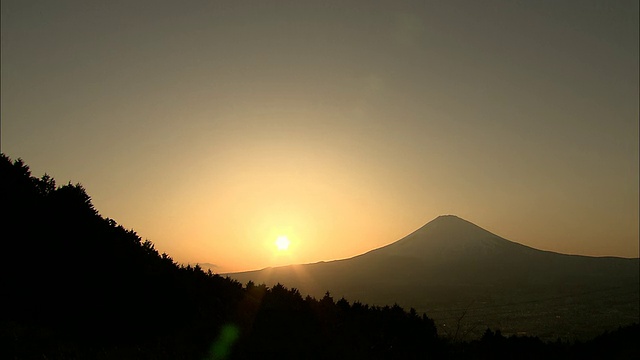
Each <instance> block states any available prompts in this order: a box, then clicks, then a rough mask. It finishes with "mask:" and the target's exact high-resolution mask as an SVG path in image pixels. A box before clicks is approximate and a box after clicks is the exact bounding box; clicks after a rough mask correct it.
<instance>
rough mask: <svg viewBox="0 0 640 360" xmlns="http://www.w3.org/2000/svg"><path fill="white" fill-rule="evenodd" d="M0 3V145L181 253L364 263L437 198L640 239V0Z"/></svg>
mask: <svg viewBox="0 0 640 360" xmlns="http://www.w3.org/2000/svg"><path fill="white" fill-rule="evenodd" d="M1 4H2V5H1V6H2V8H1V46H2V49H1V50H2V52H1V91H2V93H1V122H2V123H1V126H2V127H1V130H2V132H1V140H2V143H1V147H2V152H3V153H5V154H6V155H8V156H10V157H11V158H13V159H16V158H22V159H23V160H24V161H25V162H26V163H27V164H28V165H29V166H30V167H31V169H32V173H33V174H34V175H36V176H41V175H42V174H44V173H45V172H46V173H47V174H49V175H51V176H53V177H54V178H55V179H56V180H57V182H58V184H59V185H62V184H65V183H67V182H69V181H70V182H72V183H81V184H83V186H84V187H85V188H86V189H87V191H88V193H89V195H90V196H91V197H92V200H93V203H94V205H95V207H96V209H97V210H98V211H99V212H100V213H101V214H102V215H103V216H105V217H109V218H112V219H114V220H116V221H117V222H118V223H119V224H121V225H123V226H124V227H126V228H128V229H134V230H135V231H136V232H138V234H139V235H140V236H141V237H142V238H143V239H149V240H151V241H152V242H154V244H155V246H156V249H158V250H159V251H160V252H166V253H168V254H169V255H171V256H172V257H173V258H174V260H176V261H178V262H181V263H191V264H194V263H210V264H215V266H216V267H215V268H213V270H214V271H216V270H217V271H219V272H228V271H241V270H250V269H260V268H264V267H267V266H277V265H284V264H290V263H309V262H317V261H327V260H333V259H340V258H347V257H351V256H355V255H358V254H361V253H364V252H366V251H369V250H372V249H374V248H377V247H380V246H383V245H386V244H389V243H391V242H394V241H396V240H399V239H400V238H402V237H403V236H405V235H407V234H409V233H411V232H412V231H414V230H416V229H417V228H419V227H421V226H422V225H424V224H425V223H427V222H428V221H430V220H432V219H433V218H435V217H437V216H438V215H442V214H455V215H458V216H460V217H462V218H464V219H466V220H469V221H471V222H473V223H475V224H477V225H479V226H481V227H483V228H485V229H487V230H489V231H491V232H493V233H495V234H497V235H500V236H502V237H505V238H507V239H509V240H512V241H516V242H519V243H522V244H525V245H528V246H531V247H535V248H539V249H543V250H550V251H557V252H563V253H570V254H581V255H593V256H622V257H638V254H639V240H638V238H639V234H638V227H639V224H638V217H639V213H638V207H639V191H638V189H639V178H638V171H639V169H638V167H639V166H638V162H639V159H638V153H639V147H638V138H639V135H638V132H639V129H638V123H639V120H638V119H639V112H638V109H639V102H638V97H639V80H638V78H639V75H638V66H639V55H638V53H639V52H638V43H639V36H638V28H639V21H638V13H639V9H638V1H635V0H621V1H591V0H580V1H481V2H479V1H471V0H470V1H458V0H453V1H416V2H411V1H273V2H272V1H198V0H193V1H160V0H158V1H141V0H134V1H120V0H115V1H87V0H81V1H30V0H3V1H2V3H1ZM283 236H285V237H287V239H288V240H289V242H290V246H289V247H288V248H287V249H286V250H279V249H278V247H277V246H276V244H275V242H276V239H278V237H283Z"/></svg>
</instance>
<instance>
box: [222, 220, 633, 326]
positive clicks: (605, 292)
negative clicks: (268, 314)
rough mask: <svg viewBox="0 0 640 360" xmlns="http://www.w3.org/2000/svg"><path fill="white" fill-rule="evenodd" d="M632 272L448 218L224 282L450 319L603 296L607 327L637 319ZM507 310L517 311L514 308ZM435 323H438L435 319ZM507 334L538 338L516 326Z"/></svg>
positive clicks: (607, 260) (618, 262) (596, 307)
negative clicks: (375, 244)
mask: <svg viewBox="0 0 640 360" xmlns="http://www.w3.org/2000/svg"><path fill="white" fill-rule="evenodd" d="M639 268H640V267H639V261H638V259H623V258H613V257H602V258H597V257H588V256H577V255H565V254H559V253H554V252H549V251H541V250H537V249H534V248H531V247H528V246H525V245H521V244H518V243H515V242H512V241H509V240H506V239H504V238H501V237H500V236H497V235H495V234H492V233H491V232H489V231H486V230H484V229H482V228H480V227H479V226H477V225H474V224H472V223H471V222H468V221H466V220H463V219H460V218H458V217H456V216H451V215H448V216H440V217H438V218H436V219H434V220H432V221H431V222H429V223H427V224H426V225H424V226H423V227H421V228H420V229H418V230H416V231H415V232H413V233H411V234H409V235H407V236H406V237H404V238H403V239H401V240H399V241H396V242H394V243H392V244H390V245H387V246H384V247H381V248H378V249H375V250H372V251H369V252H367V253H365V254H362V255H359V256H355V257H353V258H350V259H344V260H337V261H330V262H320V263H315V264H306V265H292V266H284V267H277V268H267V269H263V270H259V271H251V272H244V273H235V274H230V276H231V277H233V278H235V279H237V280H239V281H241V282H246V281H249V280H252V281H254V282H257V283H266V284H267V285H270V284H275V283H277V282H280V283H283V284H286V285H287V286H291V287H296V288H298V289H300V290H301V292H308V293H310V294H313V295H319V294H322V293H323V292H324V291H327V290H329V291H331V292H332V293H333V294H335V295H337V296H345V297H347V298H349V299H354V300H362V301H365V302H369V303H374V304H385V303H393V302H397V303H399V304H401V305H406V306H413V307H416V308H417V309H419V310H420V311H427V312H429V311H433V310H434V309H439V310H442V313H443V314H445V315H444V317H447V316H449V317H451V316H454V315H455V316H459V315H460V312H458V313H456V314H454V313H452V312H450V311H447V309H459V308H465V307H468V306H469V304H471V303H479V304H485V305H486V304H490V305H491V306H498V307H501V306H504V304H508V303H515V304H519V303H528V302H529V303H530V302H531V301H532V300H533V301H534V302H535V301H537V299H547V298H565V299H569V300H568V301H571V302H576V301H577V302H580V301H582V302H584V301H586V302H587V303H586V305H584V306H586V308H585V309H590V310H593V311H604V310H603V308H602V307H600V305H601V303H602V302H603V297H607V296H614V297H615V298H616V299H620V301H621V304H617V305H616V304H614V305H615V306H616V307H614V309H615V311H613V313H615V314H614V315H616V314H617V315H619V316H617V317H616V316H609V315H606V316H605V317H606V318H607V320H606V321H604V320H602V321H601V323H602V325H603V326H604V327H605V328H607V326H609V327H611V326H614V325H615V324H616V322H618V321H619V322H621V323H625V322H633V321H637V315H638V312H637V306H634V305H633V304H632V303H633V302H634V301H635V303H637V298H638V282H639V275H638V274H639ZM591 293H596V294H602V296H600V297H596V298H595V300H594V298H593V297H591V298H587V299H586V300H584V298H585V296H584V294H591ZM620 294H622V295H620ZM552 305H553V304H552ZM591 305H593V306H591ZM610 305H611V304H609V305H607V306H610ZM618 305H619V306H618ZM558 308H564V307H562V306H560V307H558ZM443 309H444V310H443ZM514 309H515V310H514ZM611 309H612V308H608V310H611ZM511 310H513V311H516V312H517V311H520V310H522V309H519V308H518V307H517V306H516V308H513V309H511ZM525 310H527V309H525ZM533 315H535V314H533ZM554 316H555V315H554ZM557 316H563V314H561V315H557ZM435 317H436V320H438V316H437V314H436V316H435ZM444 317H442V318H444ZM530 320H531V319H530ZM605 323H606V324H605ZM596 327H597V324H596ZM485 328H486V327H485ZM513 331H515V332H533V333H534V334H536V335H538V334H539V333H540V332H542V331H541V330H536V327H531V326H529V325H520V324H517V323H516V324H515V325H514V327H513ZM545 331H546V330H545ZM568 331H570V332H572V333H571V335H573V334H574V333H575V330H568ZM594 331H596V329H594Z"/></svg>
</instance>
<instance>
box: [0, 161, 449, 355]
mask: <svg viewBox="0 0 640 360" xmlns="http://www.w3.org/2000/svg"><path fill="white" fill-rule="evenodd" d="M0 191H1V202H2V206H3V208H4V211H3V214H4V215H3V216H2V217H1V220H0V221H1V225H2V226H1V229H2V230H1V231H2V251H1V252H2V254H3V261H2V267H3V269H2V288H1V289H0V292H1V296H2V299H3V303H4V305H3V306H2V310H0V311H2V318H1V328H0V331H1V333H0V334H1V336H2V344H0V345H1V350H0V351H3V352H4V353H5V354H4V355H6V356H0V357H2V358H14V357H17V358H40V359H42V358H47V359H51V358H62V359H74V358H78V359H85V358H149V359H155V358H167V359H204V358H225V357H226V358H257V357H264V356H267V357H273V358H276V357H277V358H297V359H302V358H309V359H313V358H325V359H326V358H336V357H345V356H347V357H350V358H394V357H395V358H397V357H403V358H410V357H412V356H414V355H415V356H418V355H420V354H427V353H429V352H432V351H433V347H434V346H435V345H434V344H435V341H436V339H437V337H436V330H435V326H434V323H433V321H432V320H431V319H429V318H427V317H426V316H424V315H418V314H417V313H416V312H415V311H414V310H411V311H409V312H406V311H404V310H403V309H402V308H400V307H399V306H397V305H396V306H392V307H370V306H368V305H364V304H360V303H358V302H355V303H349V302H347V301H346V300H345V299H339V300H337V301H335V300H334V299H333V298H332V297H331V296H330V295H329V294H327V295H326V296H324V297H323V298H322V299H319V300H317V299H314V298H311V297H308V296H307V297H303V296H302V295H301V294H300V293H299V292H298V291H297V290H295V289H287V288H286V287H284V286H282V285H276V286H274V287H271V288H268V287H266V286H264V285H254V284H251V283H249V284H247V286H243V285H242V284H240V283H238V282H236V281H234V280H231V279H229V278H223V277H221V276H219V275H216V274H213V273H211V272H210V271H208V272H204V271H203V270H202V269H201V268H200V267H199V266H195V267H192V266H180V265H178V264H176V262H175V261H173V259H172V258H171V257H170V256H168V255H167V254H159V253H158V251H157V250H156V249H155V248H154V246H153V244H152V243H151V242H150V241H142V239H141V238H140V237H139V236H138V235H137V234H136V233H135V232H134V231H132V230H128V229H125V228H123V227H122V226H121V225H118V224H117V223H116V222H115V221H114V220H111V219H105V218H103V217H101V216H100V214H99V213H98V212H97V211H96V209H95V208H94V207H93V205H92V204H91V199H90V197H89V196H88V195H87V193H86V191H85V189H84V188H83V187H82V186H81V185H79V184H66V185H63V186H57V185H56V183H55V181H54V179H52V178H51V177H49V176H48V175H44V176H42V177H40V178H37V177H34V176H31V173H30V170H29V167H28V166H27V165H26V164H24V163H23V162H22V161H21V160H17V161H13V162H12V161H11V160H10V159H9V158H8V157H6V156H5V155H2V157H1V159H0Z"/></svg>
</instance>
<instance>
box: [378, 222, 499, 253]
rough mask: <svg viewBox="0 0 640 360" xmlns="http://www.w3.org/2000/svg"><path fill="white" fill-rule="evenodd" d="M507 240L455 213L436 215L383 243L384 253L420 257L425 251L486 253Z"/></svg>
mask: <svg viewBox="0 0 640 360" xmlns="http://www.w3.org/2000/svg"><path fill="white" fill-rule="evenodd" d="M506 244H511V242H510V241H508V240H505V239H503V238H501V237H499V236H497V235H495V234H493V233H491V232H489V231H487V230H485V229H483V228H481V227H479V226H477V225H475V224H474V223H472V222H470V221H467V220H465V219H462V218H460V217H458V216H456V215H440V216H438V217H436V218H435V219H433V220H431V221H429V222H428V223H426V224H425V225H423V226H422V227H421V228H419V229H418V230H416V231H414V232H412V233H411V234H409V235H407V236H405V237H404V238H402V239H400V240H398V241H396V242H395V243H393V244H390V245H388V246H386V247H385V248H384V249H385V250H383V251H384V252H386V253H388V254H395V255H402V256H412V257H422V256H427V255H428V254H431V255H433V254H444V253H457V254H458V255H461V254H462V253H465V254H467V255H470V256H471V255H473V254H477V253H478V252H480V253H486V252H487V251H490V250H489V249H495V248H496V246H504V245H506Z"/></svg>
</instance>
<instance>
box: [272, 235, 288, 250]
mask: <svg viewBox="0 0 640 360" xmlns="http://www.w3.org/2000/svg"><path fill="white" fill-rule="evenodd" d="M290 243H291V242H290V241H289V238H287V237H286V236H284V235H280V236H278V238H277V239H276V247H277V248H278V250H280V251H285V250H287V249H288V248H289V244H290Z"/></svg>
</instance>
